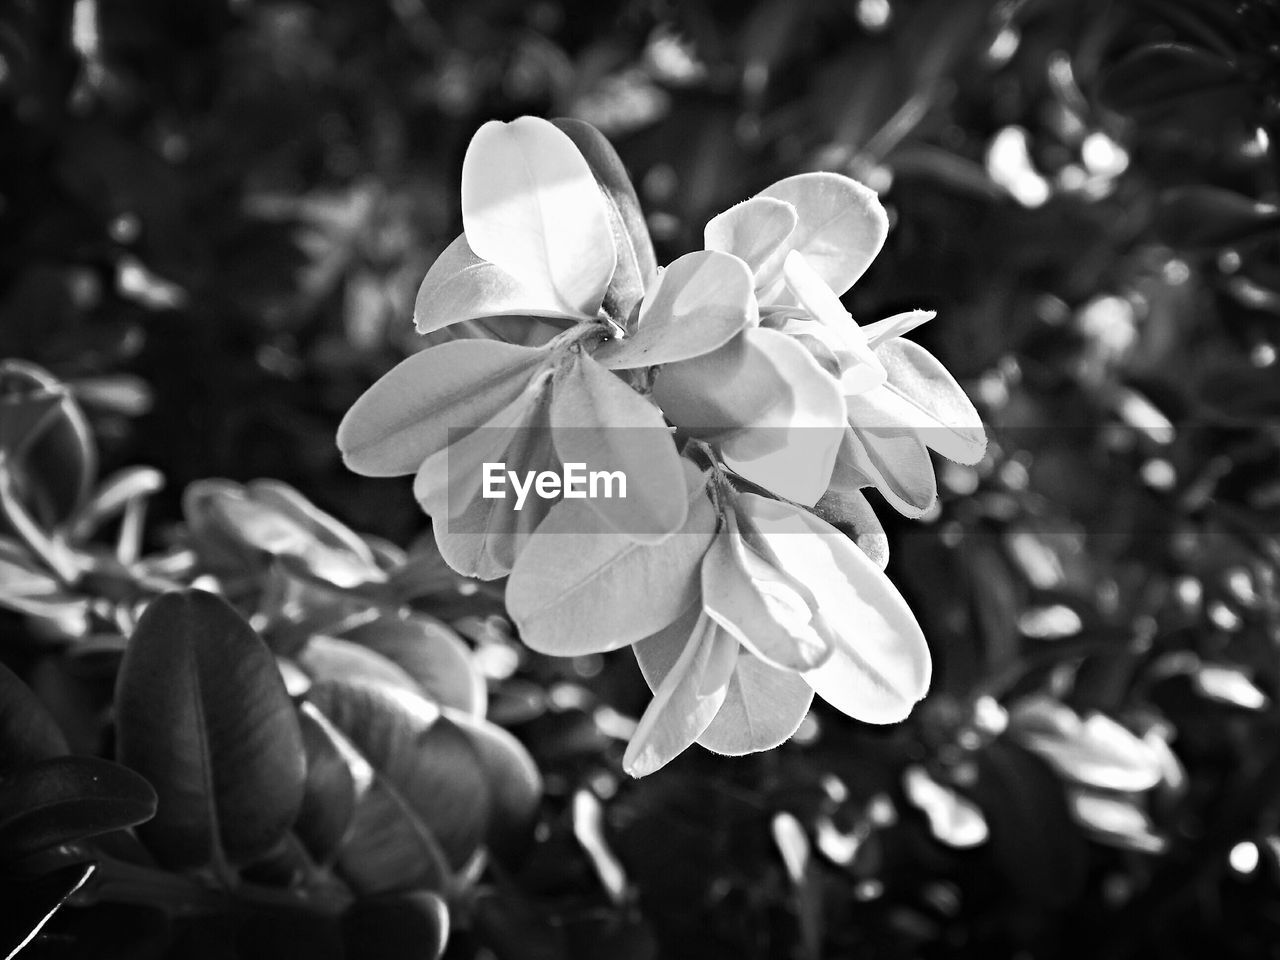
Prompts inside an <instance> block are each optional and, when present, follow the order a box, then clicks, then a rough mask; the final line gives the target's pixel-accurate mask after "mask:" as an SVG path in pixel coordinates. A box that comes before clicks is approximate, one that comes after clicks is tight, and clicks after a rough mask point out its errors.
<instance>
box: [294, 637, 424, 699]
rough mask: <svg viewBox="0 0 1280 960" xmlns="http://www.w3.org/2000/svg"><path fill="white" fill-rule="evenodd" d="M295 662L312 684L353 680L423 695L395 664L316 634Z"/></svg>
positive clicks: (343, 642) (331, 638)
mask: <svg viewBox="0 0 1280 960" xmlns="http://www.w3.org/2000/svg"><path fill="white" fill-rule="evenodd" d="M297 661H298V663H299V664H300V665H301V666H302V668H303V669H304V670H306V672H307V673H308V674H310V675H311V676H312V677H313V678H314V679H316V680H344V679H345V680H355V681H360V682H362V683H374V684H383V685H385V686H388V687H398V688H399V689H401V690H409V691H411V692H413V693H418V694H421V693H422V692H423V691H422V688H421V687H419V686H418V684H417V682H416V681H415V680H414V679H413V677H411V676H409V674H407V673H405V671H404V670H402V669H400V667H399V666H398V665H397V664H395V663H392V662H391V661H390V660H388V659H387V658H386V657H384V656H383V655H382V654H380V653H378V652H376V651H374V650H370V649H369V648H368V647H364V646H361V645H360V644H358V643H353V642H352V641H350V640H341V639H339V638H337V637H326V636H324V635H323V634H317V635H315V636H313V637H312V638H311V639H310V640H308V641H307V645H306V646H305V647H303V648H302V651H301V652H300V653H299V654H298V656H297Z"/></svg>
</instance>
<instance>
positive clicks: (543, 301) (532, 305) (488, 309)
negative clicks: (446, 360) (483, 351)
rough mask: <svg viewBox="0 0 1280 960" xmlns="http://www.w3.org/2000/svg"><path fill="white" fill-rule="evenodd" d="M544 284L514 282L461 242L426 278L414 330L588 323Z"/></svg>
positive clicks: (518, 279) (527, 279)
mask: <svg viewBox="0 0 1280 960" xmlns="http://www.w3.org/2000/svg"><path fill="white" fill-rule="evenodd" d="M539 280H540V278H536V277H528V276H522V277H517V276H513V275H512V274H510V273H508V272H507V271H506V270H503V269H502V268H501V267H499V266H497V265H496V264H492V263H490V262H489V261H487V260H481V259H480V258H479V257H477V256H476V255H475V252H474V251H473V250H472V249H471V247H470V246H468V245H467V238H466V236H465V235H464V236H460V237H458V238H457V239H456V240H454V241H453V243H451V244H449V246H447V247H445V249H444V252H443V253H441V254H440V256H439V257H437V258H436V261H435V263H433V264H432V265H431V268H430V269H429V270H427V275H426V276H425V277H423V278H422V285H421V286H420V287H419V288H418V296H417V299H416V300H415V301H414V305H413V322H414V326H416V327H417V329H418V332H419V333H422V334H427V333H434V332H435V331H437V330H442V329H444V328H445V327H448V326H450V325H452V324H455V323H461V322H463V321H466V320H480V319H486V318H490V317H518V318H523V320H524V324H523V325H524V326H527V327H529V328H532V327H533V325H534V323H535V321H534V320H532V319H530V318H532V317H556V318H563V319H567V320H583V319H590V318H591V317H592V316H593V314H584V313H582V312H580V311H578V310H573V309H570V308H569V307H566V306H565V304H564V303H562V302H561V300H560V298H559V296H558V295H557V293H556V291H555V290H553V289H551V287H550V286H549V285H548V284H547V283H545V282H539Z"/></svg>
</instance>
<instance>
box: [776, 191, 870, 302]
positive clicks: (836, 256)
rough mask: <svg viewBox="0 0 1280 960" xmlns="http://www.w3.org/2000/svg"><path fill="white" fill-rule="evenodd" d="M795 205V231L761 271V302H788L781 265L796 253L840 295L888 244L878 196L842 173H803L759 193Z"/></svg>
mask: <svg viewBox="0 0 1280 960" xmlns="http://www.w3.org/2000/svg"><path fill="white" fill-rule="evenodd" d="M758 196H761V197H771V198H773V199H775V200H783V201H785V202H787V203H789V204H791V205H792V206H793V207H794V208H795V211H796V215H797V217H798V218H799V220H798V223H797V224H796V228H795V230H794V231H792V233H791V235H790V236H789V237H788V238H787V240H786V242H785V243H783V244H782V245H781V246H780V247H778V249H777V250H776V251H774V253H773V254H772V255H771V256H770V257H769V258H768V259H767V260H766V261H765V263H764V264H763V265H762V266H761V268H760V270H759V271H757V278H758V280H757V289H758V290H759V291H760V302H761V303H762V304H769V305H772V304H777V303H784V302H790V301H789V300H788V299H787V298H788V291H787V286H786V282H785V281H784V280H783V278H782V264H783V261H784V260H785V259H786V255H787V254H788V253H790V252H791V251H792V250H796V251H799V252H800V253H802V254H804V257H805V259H806V260H808V261H809V263H810V265H811V266H812V267H813V268H814V270H815V271H816V272H817V273H818V276H820V277H821V278H822V279H823V280H824V281H825V282H826V284H827V286H828V287H830V288H831V289H832V291H834V292H835V294H836V295H837V296H838V295H840V294H842V293H844V292H845V291H846V290H848V289H849V288H850V287H852V286H853V285H854V284H855V283H856V282H857V280H858V278H859V277H861V276H862V274H863V273H865V272H866V269H867V267H869V266H870V265H871V261H872V260H874V259H875V258H876V254H878V253H879V252H880V248H881V247H883V246H884V241H885V238H886V237H887V236H888V234H889V217H888V215H887V214H886V213H885V211H884V207H883V206H882V205H881V203H880V198H879V197H878V196H876V192H875V191H874V190H872V189H870V188H869V187H865V186H863V185H862V184H861V183H858V181H856V180H852V179H850V178H849V177H846V176H842V175H841V174H838V173H825V172H817V173H801V174H797V175H796V176H794V177H787V178H785V179H783V180H779V181H778V182H777V183H775V184H773V185H771V186H769V187H766V188H765V189H764V190H762V191H760V193H759V194H758Z"/></svg>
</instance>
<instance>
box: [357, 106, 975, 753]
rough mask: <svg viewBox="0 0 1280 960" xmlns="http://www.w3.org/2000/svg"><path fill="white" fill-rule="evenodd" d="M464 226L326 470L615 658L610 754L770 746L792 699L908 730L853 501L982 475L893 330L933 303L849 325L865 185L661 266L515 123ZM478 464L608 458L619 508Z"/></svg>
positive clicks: (896, 628)
mask: <svg viewBox="0 0 1280 960" xmlns="http://www.w3.org/2000/svg"><path fill="white" fill-rule="evenodd" d="M462 214H463V226H464V232H463V235H462V236H460V237H458V239H457V240H455V241H454V242H453V243H452V244H451V245H450V246H449V247H448V248H447V249H446V250H445V251H444V253H443V254H441V256H440V257H439V259H438V260H437V261H436V262H435V264H434V265H433V266H432V267H431V269H430V271H429V272H428V274H427V276H426V278H425V280H424V281H423V284H422V288H421V291H420V292H419V295H418V300H417V305H416V310H415V321H416V324H417V328H418V330H419V331H420V332H421V333H424V334H429V333H434V332H435V331H438V330H443V329H444V328H446V327H451V328H453V329H454V330H455V331H457V337H456V339H453V340H449V341H447V342H443V343H440V344H439V345H436V346H431V347H429V348H427V349H425V350H423V351H421V352H419V353H417V354H415V355H413V356H411V357H409V358H408V359H407V360H405V361H403V362H402V363H401V364H400V365H399V366H397V367H395V368H394V369H392V370H391V371H389V372H388V373H387V374H386V375H385V376H384V377H383V378H382V379H381V380H380V381H378V382H377V383H376V384H374V385H373V387H371V388H370V389H369V391H368V392H367V393H365V395H364V396H362V397H361V398H360V399H359V400H357V402H356V403H355V404H354V405H353V407H352V408H351V410H350V411H349V412H348V413H347V416H346V417H345V419H344V420H343V423H342V425H341V427H340V428H339V432H338V445H339V447H340V449H341V450H342V453H343V456H344V458H345V460H346V463H347V464H348V465H349V466H350V467H351V468H352V469H353V470H355V471H357V472H359V473H362V474H366V475H370V476H395V475H403V474H410V473H413V474H415V475H416V476H415V481H414V489H415V493H416V496H417V498H418V500H419V502H420V503H421V504H422V506H423V508H424V509H425V510H426V512H428V513H429V514H431V515H432V517H433V528H434V531H435V537H436V540H437V543H438V544H439V546H440V550H441V553H442V554H443V556H444V557H445V558H446V560H447V561H448V562H449V563H450V564H451V565H453V566H454V568H455V569H457V570H458V571H459V572H460V573H464V574H467V575H470V576H477V577H481V578H486V579H493V578H497V577H501V576H505V575H508V574H509V575H510V580H509V582H508V586H507V604H508V607H509V609H510V612H511V614H512V616H513V618H514V619H515V621H516V623H517V625H518V626H519V627H520V630H521V635H522V638H523V639H524V641H525V642H526V643H527V644H528V645H529V646H531V647H533V648H534V649H536V650H540V651H543V652H546V653H549V654H555V655H577V654H585V653H591V652H601V651H606V650H613V649H618V648H621V647H624V646H628V645H634V648H635V652H636V656H637V658H638V659H639V662H640V665H641V668H642V670H643V672H644V675H645V677H646V679H647V680H648V682H649V684H650V685H651V687H652V688H653V690H654V699H653V702H652V704H651V706H650V708H649V709H648V710H647V711H646V713H645V715H644V716H643V717H642V719H641V721H640V724H639V726H638V728H637V731H636V734H635V736H634V737H633V739H632V742H631V744H630V746H629V748H628V751H627V756H626V758H625V766H626V768H627V769H628V771H629V772H631V773H633V774H635V775H637V776H641V775H644V774H646V773H649V772H652V771H653V770H656V769H657V768H659V767H660V766H662V765H663V764H665V763H666V762H668V761H669V760H671V759H672V758H673V757H675V756H676V755H677V754H679V753H680V752H681V751H682V750H684V749H685V748H686V747H688V746H689V745H690V744H691V743H693V742H695V741H696V742H698V743H701V744H702V745H704V746H705V747H707V748H709V749H712V750H715V751H717V752H720V753H726V754H741V753H747V752H750V751H755V750H763V749H768V748H770V747H773V746H776V745H777V744H779V743H781V742H782V741H784V740H785V739H787V738H788V737H789V736H791V734H792V733H794V732H795V730H796V728H797V727H798V725H799V723H800V721H801V720H802V719H803V718H804V715H805V713H806V712H807V710H808V708H809V704H810V702H811V700H812V697H813V694H814V693H815V692H816V693H817V694H818V695H819V696H821V697H822V698H823V699H825V700H826V701H828V702H829V703H831V704H832V705H833V706H835V707H836V708H837V709H840V710H841V711H843V712H845V713H847V714H849V715H850V716H853V717H856V718H858V719H861V720H864V721H867V722H872V723H892V722H896V721H899V720H901V719H903V718H905V717H906V716H907V714H908V713H909V712H910V710H911V707H912V705H913V704H914V703H915V702H916V701H917V700H919V699H920V698H921V697H922V696H923V695H924V693H925V692H926V690H927V688H928V685H929V677H930V664H931V661H930V655H929V650H928V646H927V645H926V643H925V639H924V636H923V634H922V632H921V630H920V628H919V626H918V625H917V623H916V620H915V618H914V616H913V615H912V613H911V611H910V609H909V608H908V607H907V605H906V603H905V602H904V601H903V599H902V597H901V596H900V595H899V593H898V591H897V590H896V589H895V588H894V586H893V585H892V584H891V583H890V581H889V580H888V579H887V578H886V577H885V575H884V573H883V565H884V560H885V549H884V537H883V531H882V530H881V528H880V526H879V524H878V522H877V521H876V519H875V515H874V513H873V512H872V510H871V508H870V506H869V504H868V503H867V501H866V500H865V498H864V497H863V495H862V493H861V490H862V489H863V488H865V487H868V486H874V487H876V488H877V489H878V490H879V491H880V492H881V493H882V494H883V496H884V497H885V498H886V500H888V502H889V503H890V504H892V505H893V506H894V507H895V508H897V509H898V510H899V511H901V512H903V513H904V514H907V515H909V516H919V515H920V514H921V513H923V512H924V511H925V510H926V509H928V507H929V506H930V505H931V504H932V503H933V500H934V499H935V497H936V485H935V479H934V474H933V467H932V463H931V461H930V457H929V453H928V450H929V449H933V450H935V451H937V452H938V453H940V454H942V455H944V456H947V457H950V458H951V459H954V460H957V461H960V462H963V463H975V462H977V461H978V460H979V459H980V458H981V457H982V455H983V452H984V449H985V445H986V438H985V433H984V431H983V428H982V424H981V421H980V420H979V418H978V415H977V413H976V411H975V410H974V408H973V406H972V404H971V403H970V402H969V400H968V399H967V397H966V396H965V394H964V392H963V390H962V389H961V388H960V387H959V385H958V384H957V383H956V382H955V380H954V379H953V378H952V377H951V376H950V375H949V374H948V373H947V372H946V370H945V369H944V368H943V367H942V365H941V364H940V363H938V361H937V360H936V359H934V357H932V356H931V355H930V354H929V353H928V352H927V351H925V350H924V349H923V348H921V347H920V346H918V345H916V344H914V343H912V342H910V341H908V340H904V339H902V335H903V334H905V333H907V332H908V331H910V330H911V329H912V328H913V327H915V326H917V325H919V324H920V323H923V322H925V321H927V320H929V319H930V318H931V317H932V316H933V315H932V314H931V313H927V312H923V311H913V312H909V313H904V314H899V315H897V316H893V317H889V318H888V319H885V320H881V321H879V322H877V323H873V324H869V325H867V326H860V325H859V324H858V323H857V322H856V321H855V320H854V319H853V318H852V317H851V316H850V315H849V313H848V312H847V311H846V310H845V309H844V307H843V306H842V304H841V302H840V299H839V296H840V294H842V293H844V292H845V291H846V290H848V289H849V287H850V286H852V284H853V283H854V282H855V281H857V279H858V278H859V277H860V276H861V275H862V274H863V272H864V271H865V270H866V268H867V267H868V265H869V264H870V263H871V262H872V260H873V259H874V258H875V256H876V254H877V253H878V252H879V250H880V248H881V246H882V245H883V243H884V240H885V237H886V234H887V232H888V219H887V217H886V215H885V212H884V209H883V208H882V207H881V205H880V203H879V200H878V199H877V198H876V196H875V194H874V193H873V192H872V191H871V190H869V189H867V188H866V187H864V186H862V185H861V184H859V183H857V182H855V181H853V180H851V179H849V178H847V177H844V176H841V175H839V174H834V173H821V172H819V173H807V174H801V175H799V176H794V177H789V178H787V179H785V180H782V181H779V182H778V183H775V184H774V185H772V186H771V187H769V188H768V189H766V190H764V191H763V192H761V193H760V194H759V195H758V196H755V197H753V198H751V199H749V200H747V201H745V202H743V203H741V204H739V205H737V206H735V207H733V208H732V209H730V210H728V211H726V212H725V213H723V214H721V215H719V216H717V217H715V218H714V219H713V220H712V221H711V222H710V223H708V225H707V228H706V238H705V239H706V243H705V247H706V249H704V250H701V251H697V252H694V253H689V254H686V255H685V256H682V257H680V258H679V259H677V260H675V261H674V262H672V263H671V264H669V265H667V266H666V267H665V268H661V269H660V268H658V266H657V265H656V261H655V258H654V254H653V248H652V244H651V242H650V239H649V237H648V234H647V232H646V230H645V227H644V220H643V217H642V215H641V213H640V210H639V205H638V202H637V200H636V196H635V192H634V190H633V188H632V187H631V184H630V181H629V180H628V178H627V175H626V173H625V171H624V170H623V167H622V165H621V162H620V161H619V160H618V158H617V155H616V154H615V153H614V152H613V150H612V148H611V147H610V146H609V144H608V143H607V141H606V140H605V139H604V138H603V137H602V136H601V135H600V134H599V133H598V132H597V131H596V130H595V129H594V128H592V127H590V126H589V125H587V124H584V123H581V122H577V121H566V120H558V121H554V122H549V121H545V120H540V119H537V118H533V117H521V118H519V119H517V120H514V121H512V122H510V123H500V122H496V121H495V122H490V123H487V124H485V125H484V126H482V127H481V128H480V130H479V131H477V133H476V134H475V136H474V138H473V139H472V141H471V145H470V147H469V148H468V150H467V154H466V158H465V160H464V161H463V169H462ZM498 461H501V462H504V463H505V464H507V465H508V466H512V465H515V466H517V467H519V468H520V469H522V470H525V471H545V470H555V469H557V468H558V467H562V466H563V465H564V464H567V463H574V464H582V465H585V468H586V469H587V470H600V471H621V472H622V473H623V474H625V476H626V477H627V480H628V494H627V496H626V497H624V498H582V499H568V498H566V499H561V500H559V501H558V502H551V501H548V500H541V501H538V502H536V503H527V504H525V505H524V508H523V509H518V508H517V507H516V505H515V504H514V503H513V502H512V501H511V500H510V499H494V498H491V497H488V496H485V495H484V491H483V490H482V484H481V473H482V469H481V468H482V466H483V465H484V464H486V463H492V462H498ZM828 520H831V521H834V522H836V523H839V524H841V525H842V526H844V527H846V528H847V529H851V530H852V531H853V533H854V540H852V541H851V540H850V539H849V538H848V537H847V536H846V535H845V534H844V533H842V532H841V531H840V530H839V529H837V527H835V526H833V525H832V524H831V523H829V522H828Z"/></svg>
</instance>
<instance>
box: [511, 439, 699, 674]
mask: <svg viewBox="0 0 1280 960" xmlns="http://www.w3.org/2000/svg"><path fill="white" fill-rule="evenodd" d="M682 465H683V468H684V472H685V481H684V482H685V490H686V493H685V503H686V504H687V506H688V516H687V517H686V519H685V523H684V526H683V527H682V528H681V529H680V531H679V532H678V533H677V534H675V535H673V536H671V537H668V538H667V539H666V540H664V541H663V542H662V543H658V544H640V543H637V542H636V541H635V540H633V539H631V538H629V537H627V536H625V535H623V534H620V533H616V532H614V531H613V530H611V529H610V528H609V527H608V526H606V525H605V523H604V521H603V520H601V519H600V517H599V515H598V514H597V513H596V512H595V511H593V510H591V509H590V508H589V507H588V506H587V505H586V504H585V503H583V502H582V501H578V500H563V501H561V502H560V503H558V504H556V506H555V507H553V508H552V510H551V513H550V514H548V515H547V519H546V520H545V521H543V523H542V526H540V527H539V528H538V533H537V535H536V536H535V537H533V538H532V539H531V540H530V542H529V545H528V546H527V547H526V548H525V551H524V552H523V553H522V554H521V555H520V558H519V559H518V560H517V561H516V566H515V569H514V570H512V572H511V579H510V580H508V581H507V594H506V597H507V608H508V610H509V611H510V613H511V617H512V619H513V620H514V621H515V623H516V626H517V627H518V628H519V630H520V637H521V639H522V640H523V641H524V642H525V643H526V644H527V645H528V646H530V647H532V648H533V649H534V650H538V651H540V652H542V653H548V654H551V655H553V656H575V655H577V654H583V653H596V652H604V651H607V650H616V649H618V648H619V647H625V646H626V645H627V644H630V643H634V642H636V641H637V640H641V639H643V638H644V637H647V636H649V635H650V634H652V633H656V632H657V631H658V630H661V629H662V628H663V627H665V626H666V625H667V624H669V623H670V622H671V621H673V620H674V619H675V618H676V617H678V616H679V615H680V614H681V612H683V611H684V610H685V609H686V608H687V607H688V606H689V604H690V603H692V602H693V600H694V598H695V597H696V596H697V594H698V567H699V565H700V563H701V562H702V556H703V554H704V553H706V550H707V547H708V545H709V544H710V543H711V538H712V535H713V534H714V532H715V527H716V514H715V510H714V509H713V508H712V506H711V501H710V500H709V499H708V498H707V496H706V493H705V489H706V482H707V477H706V475H705V474H703V473H702V472H701V471H699V470H698V469H697V468H696V467H695V466H694V465H693V464H692V463H689V462H688V461H682ZM668 495H670V494H668Z"/></svg>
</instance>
